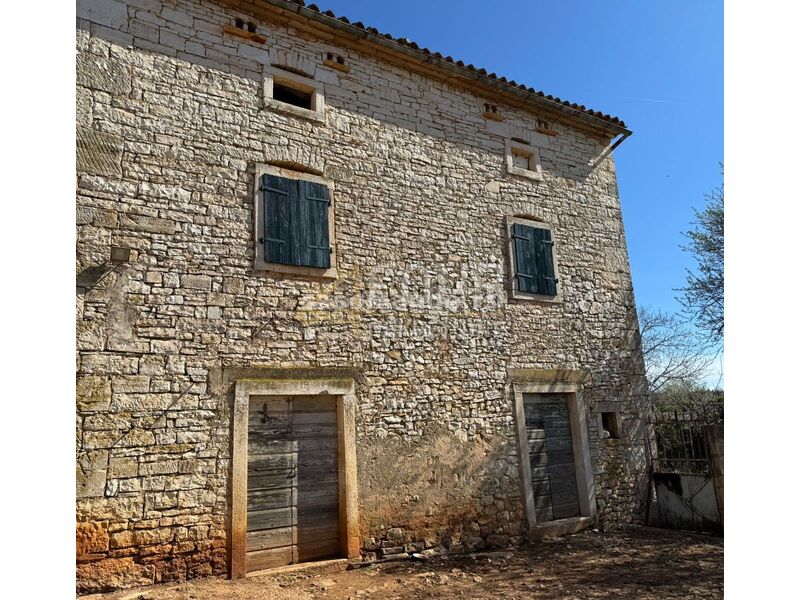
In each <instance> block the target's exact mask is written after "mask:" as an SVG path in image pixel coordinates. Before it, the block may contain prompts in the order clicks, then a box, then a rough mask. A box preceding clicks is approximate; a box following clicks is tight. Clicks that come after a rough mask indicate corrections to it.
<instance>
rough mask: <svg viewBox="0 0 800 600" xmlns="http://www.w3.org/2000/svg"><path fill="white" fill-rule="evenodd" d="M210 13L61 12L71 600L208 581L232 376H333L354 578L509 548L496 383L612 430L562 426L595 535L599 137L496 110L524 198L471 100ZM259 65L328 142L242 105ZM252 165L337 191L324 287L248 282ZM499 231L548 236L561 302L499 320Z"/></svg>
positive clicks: (152, 3) (508, 422) (624, 400)
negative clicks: (565, 381)
mask: <svg viewBox="0 0 800 600" xmlns="http://www.w3.org/2000/svg"><path fill="white" fill-rule="evenodd" d="M234 16H236V14H235V13H232V12H228V11H226V10H224V9H222V8H221V7H219V6H218V5H217V4H215V3H213V2H208V1H205V0H202V1H201V0H197V1H194V0H192V1H188V0H186V1H185V0H176V1H167V0H164V1H163V2H161V1H158V0H125V2H122V1H117V0H105V1H100V0H96V1H89V0H79V2H78V22H77V144H78V157H77V225H78V229H77V265H76V278H77V285H78V287H77V295H76V299H77V407H76V408H77V413H76V416H77V424H76V446H77V467H78V469H77V476H78V489H77V544H78V547H77V552H78V589H79V590H80V591H82V592H89V591H98V590H103V589H112V588H117V587H125V586H131V585H137V584H145V583H152V582H159V581H170V580H178V579H182V578H185V577H197V576H203V575H212V574H223V573H225V572H227V560H228V535H227V529H228V522H229V521H228V519H229V517H230V506H229V493H230V484H229V473H230V466H231V462H230V460H231V456H230V447H231V441H230V426H231V421H230V418H231V406H232V390H231V385H232V384H231V381H230V378H229V377H228V376H227V375H226V373H227V372H228V371H229V370H230V369H236V368H256V367H259V366H262V367H269V368H273V369H276V368H287V369H295V371H294V372H295V373H301V374H302V373H303V372H308V373H309V374H313V373H317V372H318V373H331V372H335V371H336V370H337V369H344V370H347V371H348V372H351V373H355V377H356V381H357V396H358V414H357V459H358V478H359V496H360V527H361V532H362V543H363V552H364V555H365V556H370V555H371V554H370V553H375V554H376V555H382V554H383V553H384V552H387V550H386V549H388V552H410V551H417V550H423V549H425V548H435V547H444V548H449V549H450V550H451V551H458V550H470V549H475V548H481V547H485V546H502V545H507V544H515V543H521V542H522V541H523V540H524V538H525V518H524V514H523V506H522V495H521V489H520V479H519V478H520V476H519V464H518V458H517V440H516V437H515V426H514V423H513V412H512V408H511V400H510V399H509V393H508V385H509V383H508V377H507V369H508V368H531V369H571V370H580V371H583V372H585V374H586V376H587V380H586V384H585V388H584V399H585V401H586V404H587V406H588V407H589V410H590V412H591V411H595V410H596V407H597V403H598V402H604V403H612V404H613V406H615V407H617V409H618V410H619V411H620V412H621V413H622V414H623V416H624V417H625V418H624V420H623V424H624V426H625V428H626V431H629V432H630V434H629V435H628V437H627V439H626V440H623V441H622V442H619V441H616V440H605V439H602V436H601V435H600V434H599V432H598V427H597V419H596V418H595V417H596V415H595V412H591V415H590V417H591V418H589V419H588V422H589V438H590V444H591V448H592V460H593V467H594V471H595V484H596V494H597V498H598V509H599V515H600V524H601V525H602V526H611V525H615V524H618V523H623V522H631V521H633V520H635V519H637V518H638V517H637V515H638V510H639V504H640V500H639V499H640V497H641V486H642V473H643V472H644V466H643V465H644V455H643V452H644V446H643V444H642V443H641V440H640V439H639V437H638V434H637V430H638V420H637V418H636V417H637V415H638V413H639V410H640V404H641V403H643V402H645V401H646V396H645V391H644V379H643V365H642V360H641V355H640V354H639V353H638V351H637V350H636V348H637V339H638V327H637V323H636V318H635V306H634V299H633V293H632V286H631V280H630V269H629V265H628V258H627V251H626V246H625V237H624V230H623V225H622V218H621V213H620V204H619V199H618V192H617V185H616V176H615V172H614V164H613V160H612V159H610V158H609V159H607V160H605V161H604V162H603V163H601V165H600V166H599V167H598V168H597V169H596V170H594V171H591V169H590V168H589V167H588V165H589V163H590V161H592V160H593V159H594V158H596V157H597V156H598V155H599V154H600V152H601V151H602V149H603V148H604V146H605V145H606V143H607V140H604V139H600V138H593V137H591V136H589V135H587V134H585V133H581V132H580V131H578V130H576V129H572V128H569V127H566V126H564V125H561V124H560V123H558V122H551V127H552V128H553V130H554V131H555V132H556V133H557V134H558V135H556V136H542V135H538V134H534V133H533V132H532V130H533V127H534V124H535V116H534V115H532V114H531V113H527V112H523V111H519V110H515V109H512V108H511V107H508V106H503V105H500V106H499V109H500V110H501V112H502V113H503V114H505V115H506V117H507V121H506V123H505V125H506V126H510V127H511V128H515V129H514V130H515V131H525V132H528V133H529V134H530V139H531V141H532V143H533V144H534V145H535V146H537V147H538V148H539V151H540V157H541V163H542V168H543V173H544V180H543V181H541V182H536V181H531V180H528V179H525V178H519V177H513V176H509V175H507V174H506V173H505V168H504V139H503V137H501V136H499V135H497V134H496V132H497V128H496V127H495V128H494V129H493V130H490V125H489V124H488V122H487V121H486V120H485V119H484V117H483V111H484V102H485V101H484V100H483V99H482V98H480V97H478V96H476V95H474V94H473V93H470V92H469V91H466V90H462V89H457V88H454V87H451V86H450V85H448V84H445V83H443V82H441V81H437V80H434V79H432V78H430V77H425V76H422V75H419V74H415V73H411V72H409V71H406V70H404V69H403V68H400V67H396V66H391V65H388V64H386V63H385V62H381V61H380V60H378V58H376V57H374V56H371V55H370V54H369V53H367V52H366V51H356V50H355V49H353V48H348V47H345V46H344V45H338V44H335V43H333V42H327V41H321V40H319V39H316V38H314V37H313V36H310V35H308V34H305V33H300V32H298V31H295V30H294V29H292V28H289V27H286V26H284V25H280V24H278V23H273V22H263V21H258V32H259V33H261V34H263V35H265V36H266V38H267V42H266V43H265V44H258V43H254V42H247V41H244V40H241V39H239V38H236V37H232V36H228V35H223V33H222V25H223V24H231V23H232V21H233V17H234ZM329 51H331V52H335V53H337V54H340V55H342V56H344V57H345V58H346V62H347V64H348V65H349V67H350V71H349V73H343V72H339V71H336V70H333V69H329V68H327V67H325V66H323V65H322V59H323V53H325V52H329ZM287 57H288V58H287ZM271 60H272V61H276V60H278V61H284V60H286V61H294V62H296V63H297V64H300V63H302V64H304V65H306V66H308V65H310V66H311V68H313V69H314V70H315V75H316V78H317V79H318V80H320V81H323V82H324V85H325V97H326V103H327V124H326V125H321V124H319V123H315V122H312V121H309V120H304V119H300V118H296V117H292V116H287V115H283V114H280V113H276V112H272V111H269V110H266V109H264V108H262V102H261V77H262V68H263V65H264V64H269V62H270V61H271ZM492 127H493V126H492ZM493 131H494V132H493ZM270 161H287V162H294V163H299V164H303V165H306V166H308V167H311V168H313V169H317V170H320V171H322V172H323V173H324V176H325V177H327V178H328V179H330V180H332V181H333V182H335V201H336V214H335V227H336V244H337V257H338V264H337V267H338V278H337V279H336V280H335V281H319V280H312V279H303V278H277V277H273V276H269V275H264V274H257V273H254V272H253V268H252V265H253V247H254V240H253V234H252V229H253V226H252V215H253V206H252V205H253V180H254V175H253V165H254V164H255V163H264V162H270ZM514 215H516V216H530V217H533V218H535V219H536V220H539V221H544V222H546V223H548V224H551V225H552V226H553V227H554V239H555V252H556V255H557V258H558V265H559V271H560V282H559V285H560V290H561V294H562V301H561V302H559V303H556V304H551V305H548V304H536V303H530V302H523V301H510V300H509V292H508V285H509V277H508V256H507V240H506V229H505V223H506V221H505V219H506V218H507V217H509V216H514ZM112 246H118V247H127V248H131V249H132V255H131V259H130V261H129V262H127V263H123V264H119V265H112V264H109V262H108V261H109V257H110V249H111V247H112ZM304 369H305V370H306V371H303V370H304Z"/></svg>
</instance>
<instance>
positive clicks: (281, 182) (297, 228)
mask: <svg viewBox="0 0 800 600" xmlns="http://www.w3.org/2000/svg"><path fill="white" fill-rule="evenodd" d="M261 190H262V192H263V201H264V210H263V214H264V237H263V238H262V240H261V241H262V242H263V244H264V257H265V260H266V262H270V263H278V264H282V265H297V266H303V267H319V268H323V269H327V268H330V266H331V244H330V239H329V235H328V212H329V211H328V209H329V207H330V203H331V201H330V192H329V191H328V188H327V186H325V185H322V184H319V183H313V182H310V181H298V180H296V179H287V178H285V177H278V176H276V175H263V176H262V178H261Z"/></svg>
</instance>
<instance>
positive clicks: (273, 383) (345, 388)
mask: <svg viewBox="0 0 800 600" xmlns="http://www.w3.org/2000/svg"><path fill="white" fill-rule="evenodd" d="M251 396H333V397H334V398H335V399H336V432H337V439H338V462H339V465H338V476H339V551H340V555H341V558H342V559H343V560H350V559H356V558H358V557H359V556H360V555H361V538H360V533H359V517H358V480H357V466H356V393H355V381H354V380H353V379H344V378H320V379H288V378H287V379H273V378H268V379H238V380H236V383H235V392H234V404H233V433H232V438H233V444H232V454H231V529H230V532H231V561H230V577H231V579H235V578H239V577H245V576H248V575H252V574H254V573H258V572H257V571H256V572H254V573H248V572H247V443H248V440H247V429H248V416H249V413H250V397H251ZM312 562H313V561H312Z"/></svg>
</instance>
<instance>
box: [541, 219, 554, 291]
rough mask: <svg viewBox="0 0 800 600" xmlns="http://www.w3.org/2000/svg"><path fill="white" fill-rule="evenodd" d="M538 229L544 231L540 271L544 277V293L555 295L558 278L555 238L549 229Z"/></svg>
mask: <svg viewBox="0 0 800 600" xmlns="http://www.w3.org/2000/svg"><path fill="white" fill-rule="evenodd" d="M537 231H541V232H542V234H541V235H542V239H541V241H540V247H541V249H542V262H541V270H540V271H539V272H540V273H542V279H543V284H542V287H541V289H542V293H543V294H544V295H545V296H555V295H556V284H557V283H558V279H556V268H555V262H554V260H553V238H552V235H551V233H550V230H549V229H537Z"/></svg>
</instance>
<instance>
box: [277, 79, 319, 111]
mask: <svg viewBox="0 0 800 600" xmlns="http://www.w3.org/2000/svg"><path fill="white" fill-rule="evenodd" d="M272 97H273V98H274V99H275V100H277V101H278V102H285V103H286V104H291V105H293V106H299V107H300V108H306V109H308V110H312V107H313V98H314V94H313V93H312V92H307V91H304V90H298V89H295V88H292V87H289V86H288V85H286V84H284V83H281V82H279V81H275V82H274V83H273V84H272Z"/></svg>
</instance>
